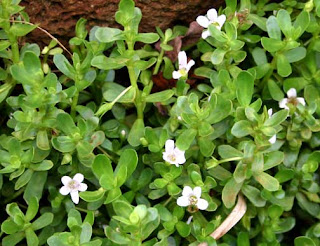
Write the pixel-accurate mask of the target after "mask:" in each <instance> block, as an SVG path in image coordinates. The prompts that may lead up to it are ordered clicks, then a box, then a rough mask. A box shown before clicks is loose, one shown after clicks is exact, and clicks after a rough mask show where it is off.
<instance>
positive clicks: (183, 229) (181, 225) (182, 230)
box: [176, 221, 191, 238]
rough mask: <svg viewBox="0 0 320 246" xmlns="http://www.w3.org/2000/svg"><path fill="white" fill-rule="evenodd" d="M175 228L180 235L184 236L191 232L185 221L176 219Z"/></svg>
mask: <svg viewBox="0 0 320 246" xmlns="http://www.w3.org/2000/svg"><path fill="white" fill-rule="evenodd" d="M176 228H177V231H178V233H179V234H180V236H181V237H183V238H185V237H187V236H189V235H190V233H191V226H190V225H188V224H186V223H185V222H182V221H178V223H177V224H176Z"/></svg>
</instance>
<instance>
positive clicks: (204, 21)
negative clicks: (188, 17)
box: [196, 15, 209, 28]
mask: <svg viewBox="0 0 320 246" xmlns="http://www.w3.org/2000/svg"><path fill="white" fill-rule="evenodd" d="M196 22H197V23H198V24H199V25H200V26H202V27H204V28H207V27H208V26H209V20H208V18H207V17H205V16H203V15H200V16H198V17H197V19H196Z"/></svg>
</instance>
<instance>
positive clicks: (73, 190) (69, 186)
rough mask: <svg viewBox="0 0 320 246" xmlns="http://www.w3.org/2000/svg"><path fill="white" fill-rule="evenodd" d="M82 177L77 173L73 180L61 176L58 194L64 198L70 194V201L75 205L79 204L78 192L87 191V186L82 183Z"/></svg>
mask: <svg viewBox="0 0 320 246" xmlns="http://www.w3.org/2000/svg"><path fill="white" fill-rule="evenodd" d="M83 179H84V176H83V175H82V174H81V173H77V174H76V175H74V177H73V178H70V177H69V176H63V177H62V178H61V182H62V184H63V186H62V187H61V188H60V193H61V194H62V195H64V196H66V195H68V194H69V193H70V195H71V199H72V201H73V202H74V203H75V204H78V203H79V191H85V190H87V188H88V186H87V185H86V184H85V183H82V181H83Z"/></svg>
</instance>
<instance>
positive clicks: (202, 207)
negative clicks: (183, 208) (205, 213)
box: [197, 198, 209, 210]
mask: <svg viewBox="0 0 320 246" xmlns="http://www.w3.org/2000/svg"><path fill="white" fill-rule="evenodd" d="M208 206H209V203H208V202H207V201H206V200H204V199H201V198H200V199H198V202H197V207H198V208H199V209H200V210H206V209H207V207H208Z"/></svg>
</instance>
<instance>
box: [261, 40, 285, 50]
mask: <svg viewBox="0 0 320 246" xmlns="http://www.w3.org/2000/svg"><path fill="white" fill-rule="evenodd" d="M261 44H262V46H263V48H265V49H266V50H267V51H269V52H276V51H278V50H281V49H282V48H283V47H284V46H285V43H284V42H282V41H281V40H278V39H274V38H266V37H262V38H261Z"/></svg>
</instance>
